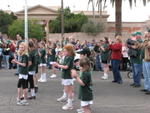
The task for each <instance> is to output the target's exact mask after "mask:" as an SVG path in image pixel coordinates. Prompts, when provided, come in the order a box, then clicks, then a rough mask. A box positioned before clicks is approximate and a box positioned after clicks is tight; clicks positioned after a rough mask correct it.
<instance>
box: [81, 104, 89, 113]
mask: <svg viewBox="0 0 150 113" xmlns="http://www.w3.org/2000/svg"><path fill="white" fill-rule="evenodd" d="M82 108H83V111H84V113H91V109H90V105H88V106H84V107H82Z"/></svg>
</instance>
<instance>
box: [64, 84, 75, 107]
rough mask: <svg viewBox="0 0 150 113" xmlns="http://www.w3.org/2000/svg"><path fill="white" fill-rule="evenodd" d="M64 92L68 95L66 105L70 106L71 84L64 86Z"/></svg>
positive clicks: (71, 97)
mask: <svg viewBox="0 0 150 113" xmlns="http://www.w3.org/2000/svg"><path fill="white" fill-rule="evenodd" d="M65 92H66V93H67V95H68V105H70V106H72V99H73V95H72V94H73V89H72V85H70V86H65Z"/></svg>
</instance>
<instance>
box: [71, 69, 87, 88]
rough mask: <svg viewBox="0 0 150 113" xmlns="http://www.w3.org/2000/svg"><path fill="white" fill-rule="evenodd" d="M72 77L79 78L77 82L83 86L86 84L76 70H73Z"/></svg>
mask: <svg viewBox="0 0 150 113" xmlns="http://www.w3.org/2000/svg"><path fill="white" fill-rule="evenodd" d="M71 72H72V74H71V75H72V77H73V78H75V79H76V80H77V82H78V83H79V84H80V85H81V86H85V84H84V82H83V81H82V80H81V79H80V77H79V76H78V74H77V72H76V70H72V71H71Z"/></svg>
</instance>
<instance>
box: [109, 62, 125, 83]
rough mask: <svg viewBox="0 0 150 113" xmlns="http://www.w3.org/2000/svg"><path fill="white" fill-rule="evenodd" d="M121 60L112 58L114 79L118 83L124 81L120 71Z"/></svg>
mask: <svg viewBox="0 0 150 113" xmlns="http://www.w3.org/2000/svg"><path fill="white" fill-rule="evenodd" d="M120 62H121V61H120V60H111V66H112V72H113V77H114V81H115V82H118V83H122V77H121V74H120V71H119V66H120Z"/></svg>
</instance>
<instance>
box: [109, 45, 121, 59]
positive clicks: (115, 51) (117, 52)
mask: <svg viewBox="0 0 150 113" xmlns="http://www.w3.org/2000/svg"><path fill="white" fill-rule="evenodd" d="M109 48H110V49H111V51H112V53H111V59H112V60H121V59H122V44H121V43H115V44H111V45H110V46H109Z"/></svg>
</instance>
